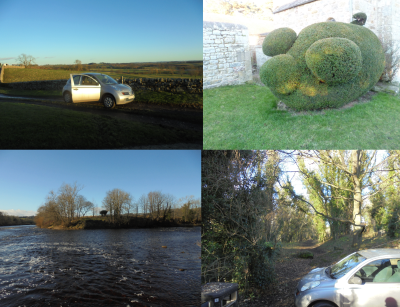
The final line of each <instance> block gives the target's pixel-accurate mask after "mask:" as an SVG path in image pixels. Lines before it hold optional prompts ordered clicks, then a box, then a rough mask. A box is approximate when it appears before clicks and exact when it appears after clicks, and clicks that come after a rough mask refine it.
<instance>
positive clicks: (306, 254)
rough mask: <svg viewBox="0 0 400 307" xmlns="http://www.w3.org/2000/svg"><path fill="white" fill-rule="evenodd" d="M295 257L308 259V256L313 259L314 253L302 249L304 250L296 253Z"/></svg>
mask: <svg viewBox="0 0 400 307" xmlns="http://www.w3.org/2000/svg"><path fill="white" fill-rule="evenodd" d="M297 257H298V258H304V259H308V258H310V259H314V254H313V253H312V252H310V251H304V252H300V253H299V254H298V255H297Z"/></svg>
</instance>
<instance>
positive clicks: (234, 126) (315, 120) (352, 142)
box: [203, 84, 400, 149]
mask: <svg viewBox="0 0 400 307" xmlns="http://www.w3.org/2000/svg"><path fill="white" fill-rule="evenodd" d="M203 97H204V102H205V103H204V138H203V140H204V141H203V148H204V149H271V148H273V149H288V148H290V149H328V148H331V149H332V148H336V149H354V148H359V149H371V148H374V149H398V147H399V145H398V144H399V141H400V99H399V97H393V96H390V95H388V94H383V93H380V94H377V95H375V96H373V97H372V100H371V101H370V102H366V103H360V104H356V105H354V106H353V107H351V108H347V109H345V108H343V109H339V110H323V111H320V112H308V113H301V114H299V113H292V112H288V111H280V110H277V109H276V106H277V103H278V99H277V98H276V97H275V96H274V95H273V94H272V93H271V91H270V90H269V89H268V88H267V87H263V86H259V85H255V84H245V85H238V86H225V87H219V88H214V89H208V90H205V91H204V95H203Z"/></svg>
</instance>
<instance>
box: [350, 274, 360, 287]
mask: <svg viewBox="0 0 400 307" xmlns="http://www.w3.org/2000/svg"><path fill="white" fill-rule="evenodd" d="M349 284H355V285H362V279H361V278H360V277H358V276H353V277H352V278H350V279H349Z"/></svg>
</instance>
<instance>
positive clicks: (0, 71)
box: [0, 64, 4, 83]
mask: <svg viewBox="0 0 400 307" xmlns="http://www.w3.org/2000/svg"><path fill="white" fill-rule="evenodd" d="M3 75H4V64H2V65H1V67H0V83H3Z"/></svg>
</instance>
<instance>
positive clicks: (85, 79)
mask: <svg viewBox="0 0 400 307" xmlns="http://www.w3.org/2000/svg"><path fill="white" fill-rule="evenodd" d="M63 97H64V100H65V102H88V101H102V102H103V104H104V106H105V107H106V108H113V107H115V105H118V104H126V103H129V102H131V101H133V100H134V99H135V94H134V93H133V91H132V89H131V87H130V86H128V85H124V84H119V83H118V82H117V81H115V80H114V79H113V78H111V77H110V76H107V75H104V74H100V73H85V74H76V75H72V74H71V75H70V79H69V80H68V81H67V84H65V86H64V88H63Z"/></svg>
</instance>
